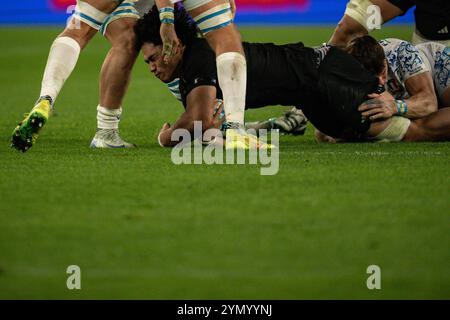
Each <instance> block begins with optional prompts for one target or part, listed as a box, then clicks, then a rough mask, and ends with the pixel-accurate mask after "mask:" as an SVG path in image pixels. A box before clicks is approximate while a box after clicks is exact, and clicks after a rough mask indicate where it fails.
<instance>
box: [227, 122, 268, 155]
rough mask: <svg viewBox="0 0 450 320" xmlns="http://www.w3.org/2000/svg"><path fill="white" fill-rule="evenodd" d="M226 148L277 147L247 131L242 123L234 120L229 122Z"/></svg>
mask: <svg viewBox="0 0 450 320" xmlns="http://www.w3.org/2000/svg"><path fill="white" fill-rule="evenodd" d="M225 148H226V149H245V150H249V149H273V148H276V147H275V146H274V145H272V144H270V143H265V142H262V141H261V140H260V139H258V137H256V136H254V135H252V134H250V133H248V132H247V131H245V128H244V127H243V126H242V125H238V124H235V123H233V122H229V123H228V128H227V130H226V143H225Z"/></svg>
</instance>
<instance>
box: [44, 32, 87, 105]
mask: <svg viewBox="0 0 450 320" xmlns="http://www.w3.org/2000/svg"><path fill="white" fill-rule="evenodd" d="M80 51H81V48H80V45H79V44H78V42H76V41H75V40H74V39H72V38H70V37H59V38H57V39H56V40H55V41H54V42H53V45H52V47H51V48H50V53H49V55H48V60H47V65H46V67H45V71H44V78H43V79H42V87H41V97H42V96H50V97H51V98H52V99H53V102H54V101H55V99H56V97H57V96H58V94H59V91H61V88H62V87H63V85H64V82H65V81H66V80H67V78H68V77H69V76H70V74H71V73H72V71H73V69H74V68H75V65H76V64H77V61H78V56H79V55H80Z"/></svg>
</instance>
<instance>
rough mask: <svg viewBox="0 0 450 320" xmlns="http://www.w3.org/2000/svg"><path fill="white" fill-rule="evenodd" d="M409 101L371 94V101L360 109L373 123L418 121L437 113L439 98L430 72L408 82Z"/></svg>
mask: <svg viewBox="0 0 450 320" xmlns="http://www.w3.org/2000/svg"><path fill="white" fill-rule="evenodd" d="M405 84H406V89H407V90H408V93H409V95H410V98H409V99H406V100H396V99H395V98H394V97H393V96H392V95H391V94H389V93H387V92H385V93H383V94H376V93H374V94H371V95H369V98H370V100H368V101H366V102H365V103H363V104H362V105H361V106H360V107H359V111H360V112H362V116H363V117H365V118H368V119H370V120H371V121H375V120H382V119H388V118H390V117H392V116H402V117H406V118H410V119H417V118H422V117H425V116H428V115H429V114H431V113H433V112H435V111H437V108H438V106H437V98H436V94H435V93H434V86H433V81H432V79H431V74H430V72H429V71H427V72H424V73H421V74H418V75H415V76H413V77H411V78H409V79H408V80H406V83H405Z"/></svg>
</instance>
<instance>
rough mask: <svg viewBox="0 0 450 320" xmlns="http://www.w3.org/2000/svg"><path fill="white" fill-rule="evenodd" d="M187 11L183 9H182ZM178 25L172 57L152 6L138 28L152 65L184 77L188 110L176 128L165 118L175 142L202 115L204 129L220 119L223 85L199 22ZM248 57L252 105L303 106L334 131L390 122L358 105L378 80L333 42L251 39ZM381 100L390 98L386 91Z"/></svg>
mask: <svg viewBox="0 0 450 320" xmlns="http://www.w3.org/2000/svg"><path fill="white" fill-rule="evenodd" d="M176 14H177V15H179V16H180V15H181V16H184V15H185V13H184V12H183V11H182V9H180V10H178V11H177V12H176ZM176 21H177V24H176V26H175V28H176V31H177V34H178V36H179V37H180V40H181V41H182V43H183V45H184V46H183V50H182V52H180V54H178V55H177V56H176V57H174V59H172V62H171V63H169V64H164V63H163V61H162V59H161V39H160V36H159V31H158V30H159V24H160V22H159V18H158V14H157V12H155V11H154V10H152V11H150V12H149V13H148V14H147V15H146V16H145V17H144V19H141V20H139V21H138V23H137V25H136V28H135V31H136V34H137V39H138V41H139V42H138V46H141V47H142V48H141V49H142V53H143V56H144V59H145V61H146V62H147V63H148V64H149V68H150V71H151V72H152V73H154V74H155V75H156V77H158V78H159V79H160V80H162V81H163V82H166V83H171V82H172V81H173V80H175V79H176V78H179V91H180V96H181V100H182V102H183V104H184V106H185V108H186V110H185V112H184V113H183V114H182V115H181V117H180V118H179V119H178V120H177V121H176V122H175V124H174V125H173V126H170V125H169V124H164V126H163V128H162V130H161V132H160V134H159V142H160V144H161V145H163V146H174V145H176V144H177V143H178V141H172V140H171V136H172V132H173V131H174V130H175V129H178V128H183V129H188V130H190V131H191V132H192V131H193V127H194V121H202V124H203V129H204V130H206V129H208V128H210V127H211V126H212V125H213V114H214V109H215V104H216V101H217V99H218V98H219V99H220V98H221V91H220V88H219V86H218V82H217V76H216V71H215V70H216V67H215V59H214V53H213V52H212V50H211V49H210V48H209V47H208V45H207V43H206V42H205V40H204V39H199V38H197V37H196V29H195V27H194V26H193V25H192V24H191V23H190V22H189V21H188V19H186V18H181V17H178V18H177V19H176ZM244 49H245V53H246V56H247V62H248V68H247V73H248V74H247V77H248V82H247V83H248V85H247V99H246V100H247V101H246V106H247V107H249V108H259V107H264V106H268V105H297V106H301V107H302V110H303V112H304V113H305V115H306V116H307V117H308V119H309V120H310V121H311V123H312V124H313V125H314V126H315V127H316V128H317V129H319V130H320V131H322V132H324V133H325V134H327V135H329V136H333V137H338V138H344V139H350V140H363V139H366V138H367V137H375V136H378V134H379V133H381V132H382V131H383V130H384V129H385V128H383V127H382V126H381V127H380V125H379V124H378V123H374V124H372V123H371V121H370V120H369V119H367V118H365V117H363V116H362V115H361V113H360V112H359V111H358V107H359V106H360V105H361V104H362V103H363V102H364V101H365V100H367V97H368V96H369V95H370V94H373V93H374V92H376V91H377V90H378V89H379V85H378V83H379V81H378V78H377V77H376V76H375V75H374V74H372V73H371V72H369V71H367V70H366V69H364V68H363V67H362V65H361V64H360V63H359V62H358V61H357V60H356V59H355V58H354V57H352V56H351V55H350V54H348V53H345V52H343V51H341V50H339V49H336V48H333V47H324V48H320V49H311V48H306V47H304V46H303V45H302V44H288V45H282V46H277V45H274V44H249V43H244ZM379 98H380V99H383V98H385V99H389V98H390V95H388V94H387V93H382V94H381V95H380V96H379Z"/></svg>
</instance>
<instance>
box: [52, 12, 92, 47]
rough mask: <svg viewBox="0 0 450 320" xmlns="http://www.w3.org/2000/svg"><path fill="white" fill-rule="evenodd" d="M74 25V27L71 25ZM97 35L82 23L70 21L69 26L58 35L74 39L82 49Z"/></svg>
mask: <svg viewBox="0 0 450 320" xmlns="http://www.w3.org/2000/svg"><path fill="white" fill-rule="evenodd" d="M74 24H76V27H74V26H73V25H74ZM96 33H97V30H96V29H94V28H92V27H90V26H88V25H87V24H85V23H84V22H81V21H79V20H76V19H72V22H71V24H70V25H69V26H68V27H67V28H66V29H65V30H64V31H63V32H62V33H61V34H60V35H59V37H70V38H72V39H74V40H75V41H76V42H78V44H79V45H80V48H81V49H83V48H84V47H86V45H87V44H88V42H89V41H90V40H91V39H92V37H93V36H94V35H95V34H96Z"/></svg>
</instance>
